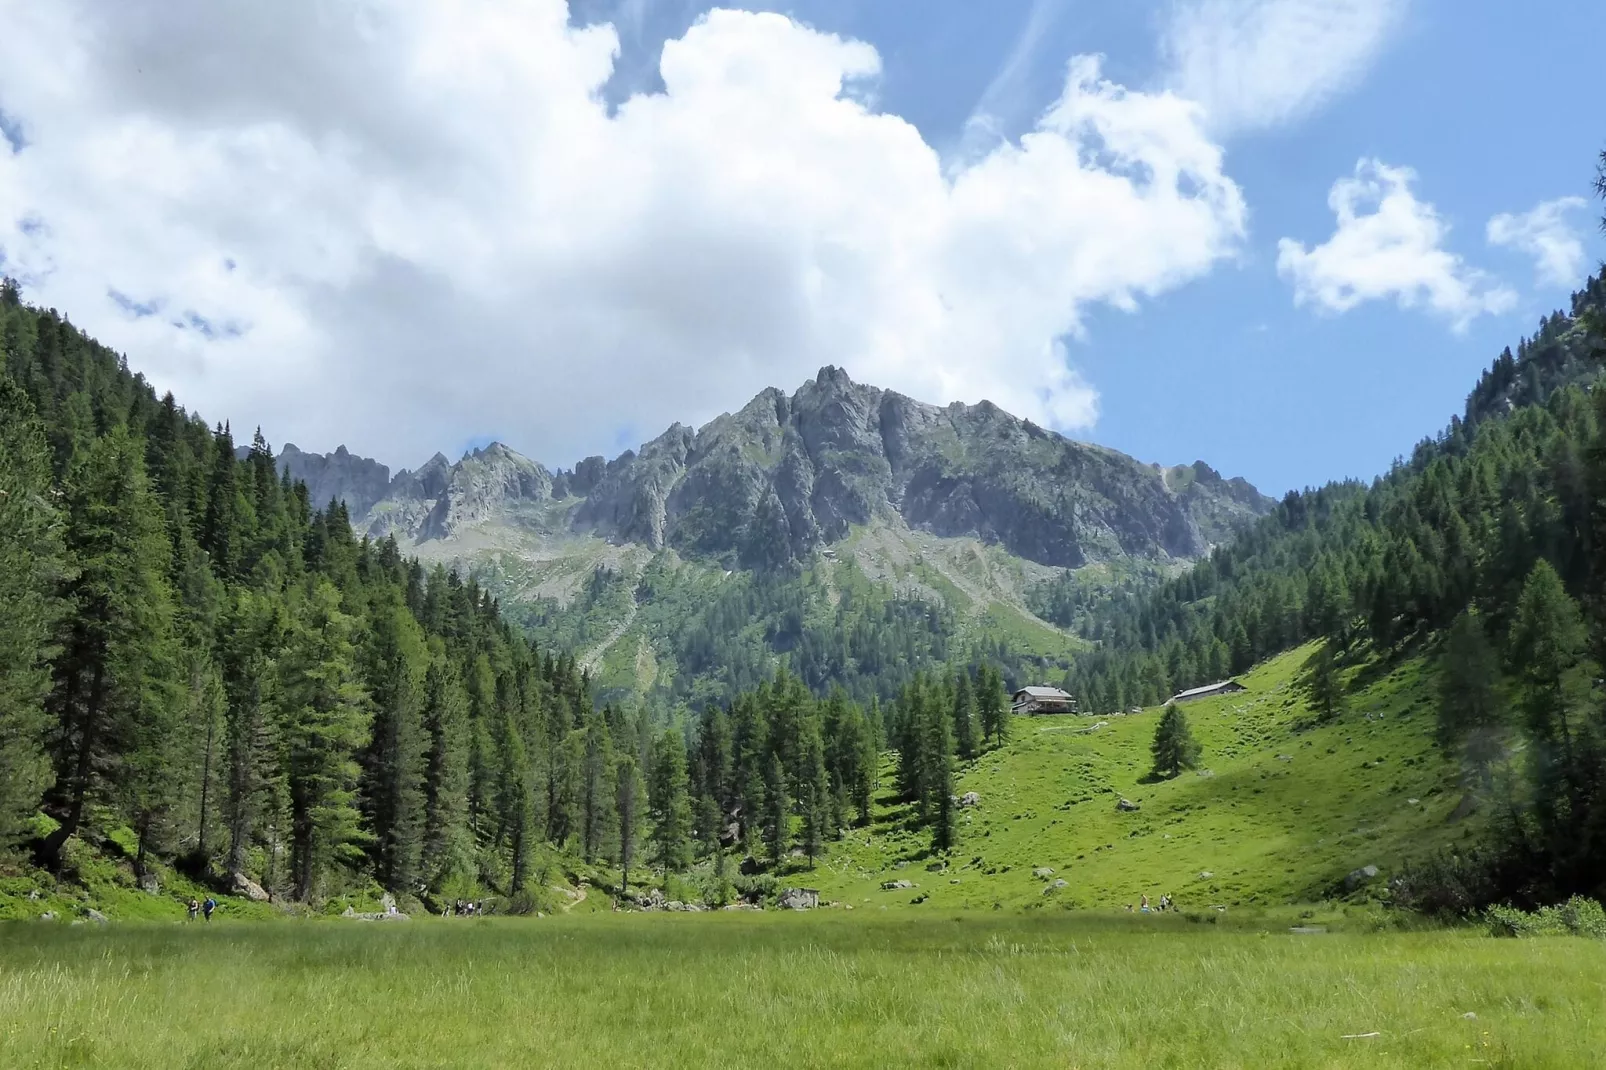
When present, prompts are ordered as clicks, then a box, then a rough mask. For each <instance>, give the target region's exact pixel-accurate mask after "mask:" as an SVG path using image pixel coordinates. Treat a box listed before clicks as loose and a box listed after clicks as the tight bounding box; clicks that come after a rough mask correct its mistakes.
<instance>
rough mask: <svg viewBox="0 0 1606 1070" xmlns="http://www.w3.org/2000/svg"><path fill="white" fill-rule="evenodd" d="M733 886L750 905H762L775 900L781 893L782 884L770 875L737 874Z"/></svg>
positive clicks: (732, 882)
mask: <svg viewBox="0 0 1606 1070" xmlns="http://www.w3.org/2000/svg"><path fill="white" fill-rule="evenodd" d="M731 886H732V887H734V888H735V889H736V894H738V895H740V896H741V897H742V898H743V899H745V900H747V901H748V902H749V903H762V902H764V901H766V900H769V899H773V898H775V896H776V895H777V894H779V892H780V883H779V882H778V881H776V879H775V878H774V877H773V876H771V875H770V874H768V873H756V874H753V875H752V876H748V875H746V874H737V876H736V877H735V879H733V880H732V881H731Z"/></svg>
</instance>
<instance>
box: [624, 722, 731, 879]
mask: <svg viewBox="0 0 1606 1070" xmlns="http://www.w3.org/2000/svg"><path fill="white" fill-rule="evenodd" d="M646 799H647V784H646V781H644V780H643V779H642V776H641V767H640V766H639V765H637V764H636V759H635V757H634V756H633V755H631V754H628V753H627V754H621V755H620V756H619V757H618V759H617V760H616V761H615V762H614V795H613V801H614V808H615V809H616V810H617V811H618V814H619V869H620V882H619V890H620V891H621V892H628V891H629V890H630V865H631V863H632V862H634V861H635V860H636V841H637V840H639V839H640V838H641V812H642V807H643V806H644V804H645V803H646ZM714 846H715V849H716V850H717V849H718V847H719V841H718V840H715V841H714Z"/></svg>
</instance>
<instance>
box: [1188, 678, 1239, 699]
mask: <svg viewBox="0 0 1606 1070" xmlns="http://www.w3.org/2000/svg"><path fill="white" fill-rule="evenodd" d="M1224 690H1237V691H1242V690H1244V685H1243V684H1240V683H1239V682H1238V681H1237V680H1221V681H1218V682H1217V683H1213V684H1205V685H1204V686H1203V687H1190V688H1188V690H1186V691H1178V692H1177V693H1176V694H1175V695H1172V696H1171V697H1172V698H1174V699H1178V698H1193V697H1195V696H1197V695H1210V694H1214V693H1215V692H1217V691H1224Z"/></svg>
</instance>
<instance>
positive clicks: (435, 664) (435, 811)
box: [423, 637, 474, 891]
mask: <svg viewBox="0 0 1606 1070" xmlns="http://www.w3.org/2000/svg"><path fill="white" fill-rule="evenodd" d="M424 730H425V732H426V734H427V736H428V739H429V743H428V750H427V752H426V756H425V761H424V854H423V857H424V861H425V865H426V867H427V871H428V872H427V876H428V880H429V884H430V887H431V888H434V889H435V890H437V891H439V890H440V889H441V888H442V887H443V886H444V885H445V884H446V882H447V881H449V880H451V879H453V878H454V877H455V878H457V879H459V880H465V879H467V877H468V875H469V873H470V872H471V871H472V869H473V865H474V852H473V847H472V842H471V838H470V836H469V832H468V695H467V694H465V693H464V691H463V682H462V678H461V677H460V676H459V675H458V672H457V668H456V666H455V665H454V664H453V663H452V660H451V658H450V656H449V655H448V653H447V650H446V644H445V643H444V642H443V641H442V640H441V639H440V638H438V637H436V638H433V639H431V640H430V662H429V671H428V673H427V674H426V675H425V677H424Z"/></svg>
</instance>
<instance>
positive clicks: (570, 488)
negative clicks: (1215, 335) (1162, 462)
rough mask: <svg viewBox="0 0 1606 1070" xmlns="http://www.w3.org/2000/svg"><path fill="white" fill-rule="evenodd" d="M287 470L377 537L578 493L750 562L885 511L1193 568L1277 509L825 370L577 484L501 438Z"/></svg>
mask: <svg viewBox="0 0 1606 1070" xmlns="http://www.w3.org/2000/svg"><path fill="white" fill-rule="evenodd" d="M292 451H293V452H292ZM280 463H281V464H282V465H284V466H285V467H286V468H287V469H289V470H290V471H291V472H292V474H294V475H298V476H299V475H301V474H302V473H307V474H310V475H311V476H313V477H314V478H315V479H317V480H319V481H320V482H318V483H317V484H316V487H315V488H314V490H315V493H314V499H315V500H317V499H318V497H319V496H320V495H322V496H324V498H325V500H327V497H328V496H329V495H330V494H333V496H336V497H341V496H342V495H346V497H342V500H344V501H346V502H347V505H348V507H349V508H350V509H351V512H352V516H353V519H354V522H356V523H357V526H358V527H360V528H362V529H365V530H366V531H367V532H368V533H369V534H370V535H373V536H375V537H382V536H384V535H387V534H395V535H396V536H397V537H398V538H404V539H407V538H410V539H413V540H416V541H425V540H429V539H439V538H447V537H450V536H451V535H452V534H453V533H454V532H457V531H459V530H461V529H463V528H464V527H467V526H472V525H475V524H478V523H481V522H483V521H486V520H490V519H493V518H498V517H506V516H513V515H518V514H519V513H520V512H521V511H526V512H527V511H528V507H532V506H536V505H540V504H541V503H547V502H563V501H572V500H575V499H579V500H578V501H576V502H575V504H574V505H572V506H570V507H568V508H567V509H563V508H559V509H558V510H556V513H555V514H554V515H556V514H562V523H563V524H564V526H565V527H567V528H569V529H572V530H573V531H576V532H590V533H594V534H597V535H600V536H603V537H606V538H609V539H614V540H618V541H623V542H637V543H642V544H645V545H646V546H648V547H651V548H652V549H661V548H663V547H666V546H673V547H675V548H676V549H678V550H680V551H682V552H684V553H689V554H695V555H701V556H713V557H724V558H727V559H730V560H732V561H734V562H736V563H739V564H741V565H743V566H746V567H757V568H763V567H777V566H782V565H786V564H788V563H791V562H794V561H797V560H800V559H802V558H804V557H806V556H807V555H809V554H810V553H812V552H813V551H814V550H815V549H817V548H819V547H821V546H823V545H825V544H828V543H830V542H833V541H835V540H838V539H841V538H843V537H844V536H846V535H847V533H848V530H849V527H850V526H851V525H855V524H865V523H868V522H870V521H871V520H872V519H874V518H875V517H877V516H883V515H884V516H891V515H892V514H897V515H898V516H900V517H901V518H902V520H903V521H904V522H905V523H907V524H908V525H909V526H911V527H914V528H917V529H922V530H925V531H929V532H931V533H932V534H935V535H940V536H975V537H978V538H981V539H983V540H986V541H989V542H994V543H998V544H1001V545H1002V546H1003V547H1004V548H1005V549H1007V550H1009V551H1010V552H1011V553H1014V554H1017V555H1019V556H1021V557H1025V558H1028V559H1030V560H1033V561H1036V562H1039V563H1042V564H1045V565H1054V566H1068V567H1075V566H1079V565H1083V564H1086V563H1088V562H1090V561H1098V560H1105V559H1108V558H1112V557H1119V556H1136V557H1144V558H1150V559H1156V558H1158V559H1164V558H1195V557H1198V556H1201V555H1202V554H1204V553H1206V552H1207V551H1208V550H1209V548H1210V546H1211V545H1213V544H1214V543H1217V542H1220V541H1222V540H1224V539H1225V538H1226V537H1227V536H1228V535H1230V534H1231V533H1232V531H1233V530H1234V529H1235V528H1236V527H1238V526H1240V525H1242V524H1243V523H1245V522H1247V521H1248V520H1250V519H1252V518H1253V517H1255V516H1257V515H1262V514H1264V513H1266V512H1267V511H1268V510H1269V509H1270V507H1271V505H1272V504H1273V503H1272V502H1271V501H1270V500H1269V499H1267V498H1265V497H1263V496H1261V495H1260V494H1259V493H1258V492H1257V491H1256V490H1255V489H1254V488H1253V487H1251V486H1250V485H1249V484H1248V483H1246V482H1244V481H1243V480H1242V479H1233V480H1228V479H1223V478H1222V477H1221V476H1220V475H1219V474H1218V473H1217V472H1215V470H1214V469H1212V468H1210V467H1209V466H1208V465H1206V464H1204V463H1203V462H1195V463H1194V464H1192V465H1183V466H1179V467H1176V468H1168V469H1162V468H1160V467H1159V466H1157V465H1145V464H1142V463H1140V462H1138V461H1135V460H1133V459H1132V458H1130V457H1128V456H1126V455H1125V454H1122V453H1118V452H1116V451H1114V450H1109V449H1105V448H1103V447H1100V446H1094V445H1089V444H1087V443H1081V442H1074V441H1072V440H1070V439H1067V438H1064V437H1063V436H1061V435H1058V434H1055V433H1053V432H1051V431H1045V430H1044V429H1042V428H1040V427H1036V426H1034V425H1033V424H1032V423H1031V422H1030V421H1026V420H1021V419H1018V418H1016V417H1014V416H1011V415H1010V414H1009V413H1007V412H1004V411H1003V410H1002V409H1000V408H998V407H997V406H996V405H993V404H992V403H991V402H985V401H984V402H981V403H980V404H977V405H964V404H957V403H956V404H953V405H949V406H946V407H938V406H935V405H926V404H923V403H921V402H918V401H915V400H913V399H911V398H907V397H905V396H903V395H902V394H897V393H893V392H891V391H887V390H881V389H878V388H876V387H872V386H864V385H861V384H858V383H855V382H853V381H852V380H851V379H850V378H848V375H847V373H846V372H844V371H842V370H841V369H838V368H832V367H827V368H824V369H821V371H820V373H819V374H818V375H817V376H815V378H814V379H812V380H810V381H809V382H806V383H804V384H803V386H802V387H801V388H799V389H798V390H797V391H796V392H795V393H793V394H791V395H790V396H788V395H787V394H785V393H783V392H782V391H780V390H776V389H773V388H771V389H768V390H765V391H763V392H761V393H760V394H759V395H758V396H757V397H755V398H753V400H752V401H750V402H748V404H747V405H746V406H744V407H743V408H742V409H741V410H739V411H737V412H735V413H726V414H724V415H722V416H719V417H717V418H715V419H714V420H712V421H710V422H709V423H708V424H706V425H705V426H703V427H702V428H701V429H698V430H696V431H694V430H692V429H691V428H689V427H686V426H684V425H681V424H675V425H674V426H673V427H671V428H669V430H667V431H665V432H664V433H663V434H662V435H659V436H658V437H657V438H655V439H653V440H652V441H651V442H648V443H646V444H645V445H643V446H642V447H641V449H640V451H639V452H636V451H631V450H627V451H625V452H624V453H623V454H621V455H620V456H619V457H616V458H615V459H613V460H612V461H607V462H604V461H603V459H602V458H601V457H588V458H586V459H585V460H583V461H581V462H580V463H579V464H577V465H575V467H574V470H573V471H572V472H571V471H564V470H561V469H560V470H558V471H557V472H556V473H552V472H549V471H548V470H547V469H545V468H543V467H542V466H541V465H539V464H536V463H535V462H534V461H531V460H529V459H528V458H525V457H521V456H519V455H518V454H516V453H514V452H513V451H512V450H509V449H508V448H507V447H505V446H502V445H501V444H499V443H496V444H492V445H491V446H489V447H487V448H485V449H483V450H476V451H474V452H473V453H471V454H469V455H467V456H465V457H464V458H463V459H462V460H461V461H460V462H458V463H457V464H455V465H453V464H450V463H449V462H447V460H446V458H444V457H442V456H440V455H439V454H437V455H436V456H435V457H434V458H432V459H431V460H430V461H429V462H428V463H427V464H425V465H424V466H423V467H422V468H420V469H418V470H417V471H416V472H407V471H403V472H401V473H398V474H397V476H396V478H395V479H394V480H391V481H390V482H389V484H388V486H385V487H383V488H381V487H380V486H379V482H378V481H379V480H380V479H382V478H383V473H384V472H385V469H384V467H383V466H382V465H376V464H375V463H374V462H371V461H363V460H362V459H360V458H352V457H350V455H349V454H347V453H346V452H345V451H344V449H342V450H340V451H337V452H336V453H335V454H331V455H329V456H328V457H326V458H317V457H312V456H310V455H307V454H303V453H300V451H296V450H295V448H294V447H286V450H285V455H284V456H283V457H281V459H280ZM365 465H366V466H371V467H363V466H365ZM376 473H377V475H376ZM303 478H304V476H303ZM309 485H311V484H309ZM543 515H545V514H543Z"/></svg>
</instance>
